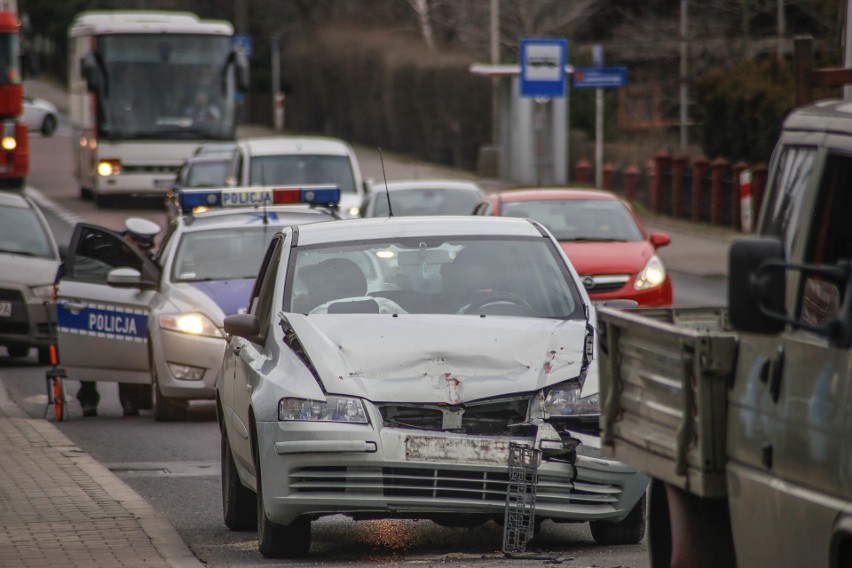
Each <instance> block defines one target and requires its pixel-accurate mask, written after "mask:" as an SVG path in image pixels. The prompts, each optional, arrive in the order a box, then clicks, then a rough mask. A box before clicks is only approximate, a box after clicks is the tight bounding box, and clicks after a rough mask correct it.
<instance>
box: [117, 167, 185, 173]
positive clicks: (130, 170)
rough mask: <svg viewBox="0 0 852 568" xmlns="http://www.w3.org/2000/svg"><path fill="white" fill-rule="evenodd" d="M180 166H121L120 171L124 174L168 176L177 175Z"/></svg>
mask: <svg viewBox="0 0 852 568" xmlns="http://www.w3.org/2000/svg"><path fill="white" fill-rule="evenodd" d="M178 170H180V166H179V165H178V166H162V165H157V166H139V165H122V167H121V171H122V172H124V173H126V174H169V175H177V173H178Z"/></svg>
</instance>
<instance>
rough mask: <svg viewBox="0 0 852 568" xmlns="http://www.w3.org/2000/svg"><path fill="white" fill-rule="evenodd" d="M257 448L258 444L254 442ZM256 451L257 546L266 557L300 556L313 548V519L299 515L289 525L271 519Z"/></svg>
mask: <svg viewBox="0 0 852 568" xmlns="http://www.w3.org/2000/svg"><path fill="white" fill-rule="evenodd" d="M254 448H257V444H256V443H255V444H254ZM258 453H259V452H257V451H254V452H253V454H254V456H255V457H254V470H255V476H256V477H257V493H256V495H257V547H258V549H259V550H260V553H261V554H262V555H263V556H264V558H299V557H302V556H305V555H306V554H307V553H308V551H309V550H310V549H311V521H310V519H308V518H307V517H299V518H298V519H296V520H295V521H293V522H292V523H290V524H289V525H279V524H277V523H273V522H272V521H270V520H269V517H268V516H267V514H266V510H265V509H264V507H263V481H262V480H261V475H260V458H259V457H258Z"/></svg>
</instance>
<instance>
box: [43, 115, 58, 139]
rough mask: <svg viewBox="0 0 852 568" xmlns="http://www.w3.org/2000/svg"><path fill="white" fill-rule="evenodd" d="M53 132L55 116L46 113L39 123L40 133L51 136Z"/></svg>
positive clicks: (54, 129)
mask: <svg viewBox="0 0 852 568" xmlns="http://www.w3.org/2000/svg"><path fill="white" fill-rule="evenodd" d="M54 132H56V117H55V116H53V115H52V114H48V115H47V116H45V117H44V121H43V122H42V123H41V134H42V136H53V133H54Z"/></svg>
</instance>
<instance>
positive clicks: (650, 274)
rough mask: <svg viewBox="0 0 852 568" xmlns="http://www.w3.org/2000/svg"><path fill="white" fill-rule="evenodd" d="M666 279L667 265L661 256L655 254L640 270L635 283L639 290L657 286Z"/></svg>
mask: <svg viewBox="0 0 852 568" xmlns="http://www.w3.org/2000/svg"><path fill="white" fill-rule="evenodd" d="M665 281H666V267H665V266H664V265H663V261H662V260H660V257H658V256H657V255H653V256H652V257H651V258H649V259H648V262H646V263H645V268H643V269H642V270H640V271H639V275H638V276H637V277H636V282H635V283H634V284H633V285H634V286H635V288H636V289H637V290H647V289H648V288H656V287H657V286H659V285H660V284H662V283H663V282H665Z"/></svg>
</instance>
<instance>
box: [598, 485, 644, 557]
mask: <svg viewBox="0 0 852 568" xmlns="http://www.w3.org/2000/svg"><path fill="white" fill-rule="evenodd" d="M589 528H590V529H591V531H592V537H593V538H594V539H595V542H596V543H598V544H602V545H620V544H636V543H638V542H641V540H642V539H643V538H644V537H645V496H644V495H643V496H642V498H641V499H639V501H637V502H636V505H634V506H633V509H632V510H631V511H630V513H629V514H628V515H627V516H626V517H625V518H624V519H623V520H621V521H619V522H617V523H608V522H606V521H591V522H590V523H589Z"/></svg>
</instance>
